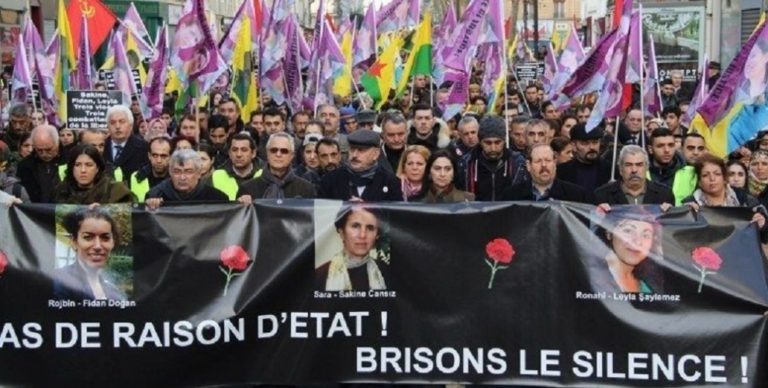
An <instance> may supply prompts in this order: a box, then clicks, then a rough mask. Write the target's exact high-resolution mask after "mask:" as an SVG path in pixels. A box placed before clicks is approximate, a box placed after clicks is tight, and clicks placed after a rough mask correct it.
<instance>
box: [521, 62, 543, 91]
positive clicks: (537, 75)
mask: <svg viewBox="0 0 768 388" xmlns="http://www.w3.org/2000/svg"><path fill="white" fill-rule="evenodd" d="M515 74H516V75H517V80H518V83H519V84H520V85H524V86H528V85H529V84H530V83H531V82H533V81H536V80H538V79H541V76H542V75H543V74H544V64H543V63H536V62H532V63H520V64H517V65H515Z"/></svg>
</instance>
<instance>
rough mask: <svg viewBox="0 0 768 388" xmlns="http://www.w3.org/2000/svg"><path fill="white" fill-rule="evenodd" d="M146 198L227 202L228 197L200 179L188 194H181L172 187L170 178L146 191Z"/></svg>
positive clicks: (170, 200)
mask: <svg viewBox="0 0 768 388" xmlns="http://www.w3.org/2000/svg"><path fill="white" fill-rule="evenodd" d="M147 198H162V199H163V200H164V201H165V202H219V201H220V202H227V201H229V197H227V195H226V194H224V193H222V192H221V191H219V190H218V189H214V188H213V187H211V186H208V185H206V184H204V183H203V182H202V180H201V181H200V183H198V184H197V187H196V188H195V189H194V190H193V191H192V192H191V193H189V194H186V195H183V194H181V193H179V192H178V191H176V189H174V188H173V183H171V178H168V179H166V180H164V181H162V182H160V184H159V185H157V186H155V187H153V188H152V189H151V190H149V193H147Z"/></svg>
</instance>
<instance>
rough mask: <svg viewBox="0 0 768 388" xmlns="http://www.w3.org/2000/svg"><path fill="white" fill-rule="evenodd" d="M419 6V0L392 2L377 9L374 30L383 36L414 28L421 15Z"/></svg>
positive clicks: (397, 0)
mask: <svg viewBox="0 0 768 388" xmlns="http://www.w3.org/2000/svg"><path fill="white" fill-rule="evenodd" d="M419 4H420V1H419V0H392V1H391V2H389V3H388V4H386V5H384V6H382V7H381V9H379V12H378V13H377V15H376V16H377V20H376V29H377V30H378V32H379V33H382V34H383V33H385V32H392V31H397V30H400V29H403V28H408V27H416V26H417V25H418V24H419V16H420V15H421V10H420V7H419Z"/></svg>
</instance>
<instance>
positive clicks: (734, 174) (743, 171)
mask: <svg viewBox="0 0 768 388" xmlns="http://www.w3.org/2000/svg"><path fill="white" fill-rule="evenodd" d="M726 167H727V168H728V186H731V187H732V188H734V189H746V188H747V177H748V176H749V173H748V172H747V171H748V170H747V165H746V164H744V163H742V162H740V161H738V160H735V159H733V160H729V161H728V163H726Z"/></svg>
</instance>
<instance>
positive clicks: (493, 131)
mask: <svg viewBox="0 0 768 388" xmlns="http://www.w3.org/2000/svg"><path fill="white" fill-rule="evenodd" d="M478 137H479V138H480V140H483V139H487V138H489V137H498V138H500V139H506V138H507V124H506V123H505V122H504V119H503V118H501V117H500V116H486V117H484V118H483V119H482V120H480V132H479V133H478Z"/></svg>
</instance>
